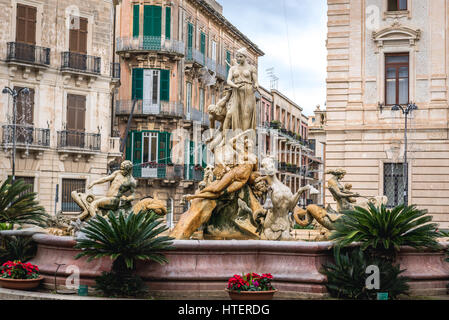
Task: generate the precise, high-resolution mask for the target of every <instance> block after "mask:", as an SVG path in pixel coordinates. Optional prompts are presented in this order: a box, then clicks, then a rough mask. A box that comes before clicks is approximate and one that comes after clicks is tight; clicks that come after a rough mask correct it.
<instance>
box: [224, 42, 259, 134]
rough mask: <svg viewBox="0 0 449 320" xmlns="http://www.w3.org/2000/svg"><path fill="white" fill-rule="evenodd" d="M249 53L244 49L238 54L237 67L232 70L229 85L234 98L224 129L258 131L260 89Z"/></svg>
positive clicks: (232, 98) (228, 80)
mask: <svg viewBox="0 0 449 320" xmlns="http://www.w3.org/2000/svg"><path fill="white" fill-rule="evenodd" d="M247 55H248V53H247V50H246V49H245V48H242V49H240V50H238V51H237V53H236V61H237V65H234V66H232V67H231V68H230V70H229V74H228V79H227V84H228V85H229V86H230V87H231V88H232V96H231V101H230V105H229V108H228V112H227V114H226V118H225V120H224V124H223V126H224V129H225V130H226V129H232V130H233V131H238V130H241V131H246V130H248V129H253V130H256V125H257V121H256V96H255V94H254V90H258V89H259V83H258V80H257V70H256V68H255V67H254V66H252V65H250V64H249V63H248V61H247V60H248V56H247Z"/></svg>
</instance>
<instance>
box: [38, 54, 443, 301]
mask: <svg viewBox="0 0 449 320" xmlns="http://www.w3.org/2000/svg"><path fill="white" fill-rule="evenodd" d="M236 58H237V64H236V65H233V66H232V67H231V69H230V71H229V77H228V86H229V87H230V89H229V90H228V91H226V93H225V96H224V97H223V98H222V100H220V101H219V102H218V103H217V105H216V106H212V107H211V108H209V112H210V117H211V123H214V122H215V120H218V121H220V122H221V127H220V128H218V129H216V130H215V127H214V129H213V130H214V132H213V134H212V136H211V137H210V138H209V139H207V143H208V148H209V151H210V152H211V153H212V154H213V161H212V163H211V164H209V165H208V167H207V168H206V170H205V176H204V180H203V181H202V182H201V183H200V184H199V189H198V190H197V191H196V192H195V194H191V195H185V196H184V198H183V201H185V202H187V201H188V202H190V207H189V209H188V210H187V211H186V212H185V213H184V214H182V216H181V218H180V220H179V222H178V223H177V225H176V226H175V228H174V230H173V231H172V232H171V236H172V237H173V238H175V239H176V240H175V241H174V247H175V249H174V250H170V251H168V252H164V254H165V255H166V257H167V258H168V260H169V263H168V264H167V265H159V264H156V263H154V262H139V263H138V264H137V274H138V275H139V276H141V277H142V278H143V279H144V280H145V281H146V282H147V284H148V286H149V289H150V292H151V293H152V295H154V296H155V297H169V298H171V299H176V298H181V299H182V298H208V299H211V298H225V297H226V293H225V292H224V290H223V289H224V287H225V284H226V281H227V279H228V278H229V277H230V276H231V275H233V274H236V273H242V272H248V271H252V272H257V273H265V272H270V273H272V274H273V275H274V276H275V279H276V282H275V284H274V285H275V286H276V288H278V289H279V290H280V293H279V294H278V297H280V298H300V297H322V296H325V295H326V294H327V293H326V292H327V291H326V287H325V283H326V277H325V276H324V275H323V274H321V273H320V269H321V265H322V264H323V263H325V262H328V261H330V260H331V259H332V247H333V243H332V242H330V241H310V242H306V241H297V240H296V239H295V238H294V237H293V236H292V229H293V225H294V224H295V223H297V224H299V225H303V226H306V225H309V224H310V223H312V221H313V220H315V221H316V223H317V224H319V225H320V226H321V227H320V228H321V229H322V230H324V232H322V236H321V237H320V239H319V240H326V236H327V235H328V234H329V230H332V229H333V228H334V223H335V221H336V220H337V219H339V218H340V217H341V216H342V214H343V211H344V210H348V209H349V210H350V209H352V208H353V206H354V203H355V202H356V198H363V197H361V195H359V194H358V193H354V192H352V191H351V188H352V186H351V185H348V184H346V185H344V186H343V185H342V184H341V180H342V179H343V177H344V176H345V173H346V172H345V170H343V169H337V170H331V171H328V172H327V174H330V175H331V177H330V179H329V181H328V184H327V187H328V189H329V191H330V193H331V194H332V196H333V198H334V200H335V201H336V203H337V209H336V210H334V209H332V208H331V207H330V206H328V207H327V208H322V207H319V206H317V205H309V206H307V208H305V209H302V208H300V207H298V206H297V203H298V201H299V199H300V198H301V195H302V194H303V193H304V192H305V191H307V190H309V189H311V187H310V186H304V187H302V188H300V189H299V190H298V191H297V192H296V193H295V194H293V193H292V192H291V190H290V189H289V188H288V187H287V186H285V185H284V184H283V183H281V182H280V181H279V180H278V179H277V177H276V167H275V161H274V158H272V157H266V158H265V159H262V161H261V166H260V169H259V160H258V157H257V155H256V153H255V151H254V147H255V141H256V133H255V129H256V120H255V119H256V98H255V91H256V90H257V89H258V83H257V76H256V70H255V68H254V67H252V66H250V65H249V64H248V63H247V61H246V60H247V59H246V55H245V50H239V51H238V53H237V57H236ZM131 169H132V163H130V162H129V161H125V162H123V163H122V164H121V168H120V170H118V171H116V172H114V173H113V174H112V175H110V176H108V177H105V178H103V179H100V180H98V181H96V182H94V183H93V184H97V183H105V182H108V181H111V187H110V189H109V191H108V194H107V195H106V196H104V197H95V196H93V195H91V194H88V193H86V194H82V193H77V192H74V193H73V194H72V197H73V199H74V200H75V201H76V202H77V203H78V204H79V205H80V207H81V208H82V210H83V212H82V213H81V214H80V215H79V216H78V217H77V219H78V223H75V224H74V223H73V221H72V223H71V224H70V223H67V222H66V223H65V224H64V225H62V226H61V227H60V228H59V230H64V232H65V234H68V235H72V237H70V236H59V237H55V236H53V235H48V234H47V235H46V234H36V235H34V237H33V238H34V240H35V241H36V242H38V248H39V249H38V253H37V256H36V257H35V258H34V259H33V261H32V263H34V264H38V265H39V266H40V270H41V273H42V274H43V275H44V276H45V283H47V284H48V285H50V286H51V285H52V284H53V283H54V281H55V280H54V279H55V278H56V281H57V283H59V284H64V283H65V280H66V278H67V277H68V276H69V275H70V272H69V271H67V270H72V269H68V267H69V266H73V265H75V266H77V268H78V269H79V270H80V274H79V275H80V279H81V283H82V284H88V285H92V284H94V278H95V277H96V276H99V275H100V274H101V272H102V271H107V270H109V269H110V267H111V261H110V260H109V259H105V258H101V259H96V260H94V261H92V262H87V260H86V259H84V258H82V259H79V260H74V256H75V255H76V253H77V250H76V249H74V248H73V246H74V245H75V243H76V241H75V238H74V237H73V236H74V235H76V231H77V228H78V229H79V226H80V223H81V225H82V221H83V220H86V219H89V218H90V217H93V216H95V215H96V214H103V212H104V210H110V209H118V208H120V207H121V206H128V207H129V206H130V205H131V201H132V200H133V199H134V195H133V193H134V189H135V180H134V178H133V177H132V174H131V172H132V170H131ZM93 184H92V185H93ZM92 185H91V186H92ZM91 186H89V187H91ZM125 193H128V194H129V195H125ZM368 202H372V203H375V204H377V205H379V204H382V203H384V204H385V203H386V202H387V199H386V198H385V197H375V198H369V199H367V201H366V203H365V204H364V205H367V203H368ZM142 208H144V209H148V210H150V209H151V210H154V211H156V212H157V213H158V214H160V215H164V214H165V213H166V209H165V206H164V204H163V203H162V202H160V201H159V200H157V199H144V200H142V201H140V202H139V203H137V204H136V205H135V206H134V207H133V211H134V212H138V211H140V210H141V209H142ZM71 225H72V226H73V227H72V228H71V227H70V226H71ZM76 226H78V227H76ZM199 228H202V229H203V237H204V240H192V236H193V234H194V233H195V232H196V231H197V230H198V229H199ZM56 229H58V228H56ZM53 233H54V232H53ZM446 246H447V244H446ZM443 257H444V253H441V252H434V253H432V252H424V253H422V252H418V251H417V250H414V249H411V248H404V249H403V250H401V252H400V254H399V261H400V263H401V265H404V266H405V267H407V269H408V271H407V273H406V274H405V275H406V276H409V277H410V278H412V280H413V281H414V282H412V290H415V292H419V293H424V292H425V293H426V294H438V293H441V290H443V288H444V290H445V284H446V283H447V282H448V280H449V267H447V266H446V265H445V263H444V260H443ZM57 264H59V265H60V264H65V265H66V266H67V269H66V271H64V270H63V269H60V270H59V271H58V270H57V269H56V268H57ZM428 265H432V268H427V269H426V270H424V269H423V266H428Z"/></svg>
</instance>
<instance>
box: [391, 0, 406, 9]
mask: <svg viewBox="0 0 449 320" xmlns="http://www.w3.org/2000/svg"><path fill="white" fill-rule="evenodd" d="M402 10H407V0H388V11H402Z"/></svg>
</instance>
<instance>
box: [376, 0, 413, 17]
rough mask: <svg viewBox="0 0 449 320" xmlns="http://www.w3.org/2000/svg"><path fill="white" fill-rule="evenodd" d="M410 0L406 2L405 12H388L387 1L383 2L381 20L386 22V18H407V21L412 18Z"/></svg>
mask: <svg viewBox="0 0 449 320" xmlns="http://www.w3.org/2000/svg"><path fill="white" fill-rule="evenodd" d="M412 3H413V1H412V0H407V10H401V11H388V0H383V4H382V5H383V8H382V12H383V17H382V19H383V20H386V19H387V18H393V19H397V18H402V17H407V18H408V19H411V18H412Z"/></svg>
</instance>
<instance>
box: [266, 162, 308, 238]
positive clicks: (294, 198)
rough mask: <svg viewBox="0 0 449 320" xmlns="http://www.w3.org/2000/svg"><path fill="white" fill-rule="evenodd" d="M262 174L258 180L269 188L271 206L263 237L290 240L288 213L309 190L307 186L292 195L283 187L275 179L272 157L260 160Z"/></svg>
mask: <svg viewBox="0 0 449 320" xmlns="http://www.w3.org/2000/svg"><path fill="white" fill-rule="evenodd" d="M261 165H262V170H261V171H262V173H263V174H264V175H263V176H262V177H260V178H259V180H262V179H263V180H265V181H266V182H267V185H268V187H269V192H268V196H269V199H270V203H271V205H270V206H269V207H268V208H267V210H268V211H267V216H266V218H265V219H264V222H263V223H264V237H263V238H265V239H267V240H291V238H292V237H291V234H290V232H291V229H292V228H291V227H292V226H291V222H290V219H289V213H290V212H292V211H293V210H294V208H295V207H296V206H297V204H298V202H299V199H300V198H301V196H302V194H303V193H304V192H306V191H307V190H310V188H311V186H310V185H307V186H304V187H302V188H300V189H299V190H298V192H296V193H295V194H293V193H292V191H291V190H290V188H289V187H287V186H286V185H284V184H283V183H282V182H281V181H279V179H278V178H277V177H276V172H277V169H276V163H275V160H274V158H273V157H267V158H265V159H264V160H262V164H261Z"/></svg>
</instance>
